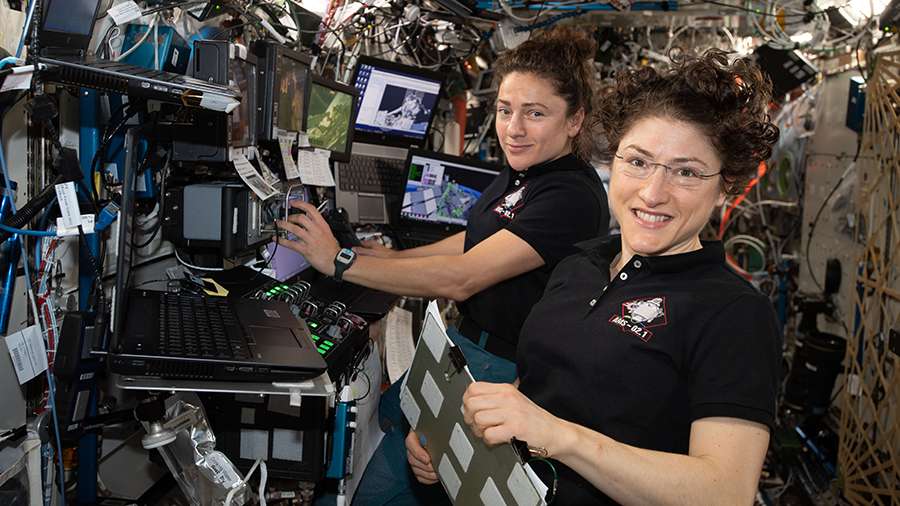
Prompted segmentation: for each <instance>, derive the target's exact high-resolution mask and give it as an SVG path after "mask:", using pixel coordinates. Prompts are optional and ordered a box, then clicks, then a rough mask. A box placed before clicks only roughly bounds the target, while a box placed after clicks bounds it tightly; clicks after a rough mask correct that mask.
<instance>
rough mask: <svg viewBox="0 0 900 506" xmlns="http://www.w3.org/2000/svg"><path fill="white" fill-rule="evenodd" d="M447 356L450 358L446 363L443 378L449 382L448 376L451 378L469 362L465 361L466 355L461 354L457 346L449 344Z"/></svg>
mask: <svg viewBox="0 0 900 506" xmlns="http://www.w3.org/2000/svg"><path fill="white" fill-rule="evenodd" d="M447 356H448V357H449V358H450V364H448V365H447V370H446V371H445V372H444V379H445V380H447V383H449V382H450V378H452V377H453V375H454V374H458V373H460V372H462V370H463V367H465V366H467V365H468V364H469V362H468V361H466V356H465V355H463V352H462V350H461V349H459V346H451V347H450V351H449V352H448V353H447Z"/></svg>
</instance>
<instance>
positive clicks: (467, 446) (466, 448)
mask: <svg viewBox="0 0 900 506" xmlns="http://www.w3.org/2000/svg"><path fill="white" fill-rule="evenodd" d="M450 449H451V450H453V454H454V455H456V460H458V461H459V465H461V466H462V468H463V472H464V473H466V472H468V471H469V464H470V463H471V462H472V456H473V455H475V448H474V447H473V446H472V443H471V442H470V441H469V438H468V437H466V433H465V432H463V429H462V426H460V425H459V422H456V423H455V424H453V434H451V435H450Z"/></svg>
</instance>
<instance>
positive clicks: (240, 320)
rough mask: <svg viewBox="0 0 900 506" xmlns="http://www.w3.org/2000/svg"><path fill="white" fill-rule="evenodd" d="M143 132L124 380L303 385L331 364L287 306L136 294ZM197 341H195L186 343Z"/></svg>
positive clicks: (125, 223) (117, 333)
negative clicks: (135, 262) (279, 382)
mask: <svg viewBox="0 0 900 506" xmlns="http://www.w3.org/2000/svg"><path fill="white" fill-rule="evenodd" d="M137 132H138V129H137V128H133V129H131V130H129V132H128V133H127V135H126V139H125V160H126V161H125V164H124V168H123V169H124V170H123V176H122V184H123V188H125V189H128V190H123V192H122V207H121V210H120V214H119V243H118V260H117V264H116V268H117V270H116V285H115V298H114V310H113V318H112V321H113V328H112V338H111V341H110V351H109V357H108V360H107V363H108V364H109V369H110V370H111V371H112V372H115V373H118V374H121V375H123V376H144V377H147V376H149V377H157V378H171V379H190V380H212V381H252V382H257V383H259V382H263V383H267V382H276V381H301V380H306V379H309V378H313V377H315V376H318V375H320V374H322V373H323V372H325V370H326V368H327V366H326V363H325V360H324V359H323V358H322V357H321V355H320V353H319V352H318V351H317V349H316V347H315V345H314V344H313V341H312V337H311V336H310V333H309V329H308V328H307V325H306V323H304V322H302V321H300V320H299V319H297V317H296V316H294V313H293V312H292V311H291V308H290V306H288V305H287V303H285V302H280V301H274V300H259V299H242V298H233V297H215V296H210V295H199V294H193V293H184V292H179V293H171V292H159V291H151V290H142V289H140V288H131V287H130V286H129V285H130V278H131V262H132V258H131V257H132V240H133V237H132V236H133V229H132V218H133V216H134V200H133V198H134V196H133V190H131V188H132V185H133V184H134V169H135V166H136V165H137V153H136V150H135V149H134V147H135V145H136V142H137ZM192 334H193V335H196V336H197V339H196V340H190V339H186V338H188V337H190V336H191V335H192Z"/></svg>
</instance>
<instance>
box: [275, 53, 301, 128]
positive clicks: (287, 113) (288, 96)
mask: <svg viewBox="0 0 900 506" xmlns="http://www.w3.org/2000/svg"><path fill="white" fill-rule="evenodd" d="M307 72H308V67H307V65H306V64H304V63H301V62H298V61H296V60H292V59H290V58H284V59H283V60H282V67H281V75H280V76H279V82H278V83H276V86H278V88H277V90H278V117H277V119H276V122H275V125H276V126H277V127H278V128H279V129H281V130H287V131H288V132H302V131H303V101H304V100H305V99H306V74H307Z"/></svg>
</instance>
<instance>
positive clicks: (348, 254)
mask: <svg viewBox="0 0 900 506" xmlns="http://www.w3.org/2000/svg"><path fill="white" fill-rule="evenodd" d="M355 261H356V253H354V252H353V250H352V249H349V248H344V249H342V250H340V251H338V253H337V255H335V257H334V274H333V275H332V276H331V278H332V279H334V280H335V281H337V282H339V283H340V282H341V281H343V280H344V271H346V270H347V269H349V268H350V266H351V265H353V262H355Z"/></svg>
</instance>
